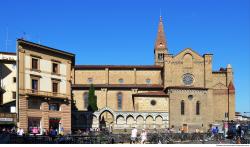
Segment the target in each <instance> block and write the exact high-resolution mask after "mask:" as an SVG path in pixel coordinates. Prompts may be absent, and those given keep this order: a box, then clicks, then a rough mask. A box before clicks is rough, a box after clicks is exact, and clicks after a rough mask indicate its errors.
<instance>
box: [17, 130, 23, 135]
mask: <svg viewBox="0 0 250 147" xmlns="http://www.w3.org/2000/svg"><path fill="white" fill-rule="evenodd" d="M23 134H24V131H23V129H22V128H18V130H17V135H18V136H23Z"/></svg>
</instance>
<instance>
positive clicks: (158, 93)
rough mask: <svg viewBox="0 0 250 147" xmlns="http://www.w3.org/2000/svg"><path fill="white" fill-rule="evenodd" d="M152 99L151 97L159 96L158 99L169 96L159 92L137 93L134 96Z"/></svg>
mask: <svg viewBox="0 0 250 147" xmlns="http://www.w3.org/2000/svg"><path fill="white" fill-rule="evenodd" d="M141 96H144V97H150V96H158V97H165V96H167V94H166V93H165V92H163V91H157V92H145V93H136V94H133V97H141Z"/></svg>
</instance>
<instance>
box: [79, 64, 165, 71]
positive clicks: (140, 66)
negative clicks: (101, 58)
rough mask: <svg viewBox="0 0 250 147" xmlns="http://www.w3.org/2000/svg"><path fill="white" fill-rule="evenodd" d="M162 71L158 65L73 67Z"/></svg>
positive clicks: (81, 66) (80, 67) (82, 67)
mask: <svg viewBox="0 0 250 147" xmlns="http://www.w3.org/2000/svg"><path fill="white" fill-rule="evenodd" d="M105 68H110V69H134V68H136V69H157V70H158V69H163V67H162V66H159V65H75V69H105Z"/></svg>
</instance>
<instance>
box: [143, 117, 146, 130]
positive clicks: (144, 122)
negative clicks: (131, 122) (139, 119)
mask: <svg viewBox="0 0 250 147" xmlns="http://www.w3.org/2000/svg"><path fill="white" fill-rule="evenodd" d="M143 128H144V129H145V128H146V120H145V119H143Z"/></svg>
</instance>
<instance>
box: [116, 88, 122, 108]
mask: <svg viewBox="0 0 250 147" xmlns="http://www.w3.org/2000/svg"><path fill="white" fill-rule="evenodd" d="M117 106H118V110H122V93H121V92H119V93H118V94H117Z"/></svg>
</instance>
